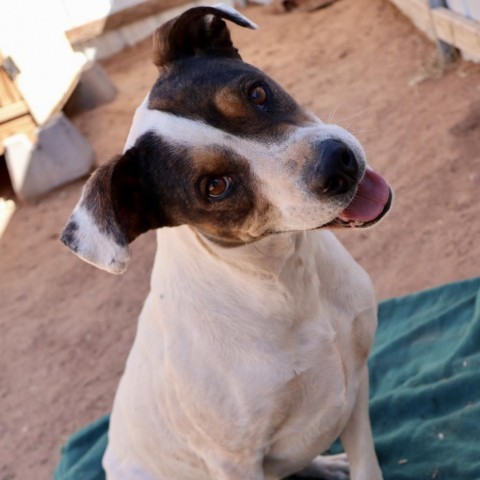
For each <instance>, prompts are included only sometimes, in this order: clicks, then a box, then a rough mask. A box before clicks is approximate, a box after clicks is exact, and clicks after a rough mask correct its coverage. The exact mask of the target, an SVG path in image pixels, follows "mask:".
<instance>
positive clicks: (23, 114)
mask: <svg viewBox="0 0 480 480" xmlns="http://www.w3.org/2000/svg"><path fill="white" fill-rule="evenodd" d="M3 62H4V59H3V58H2V57H0V65H3ZM36 128H37V124H36V123H35V120H34V119H33V117H32V115H31V114H30V111H29V109H28V105H27V104H26V102H25V100H23V98H22V95H21V94H20V92H19V91H18V89H17V87H16V85H15V84H14V82H13V80H12V79H11V78H10V75H9V73H8V72H7V70H6V69H4V68H2V67H0V155H2V154H3V153H4V147H3V141H4V140H5V139H6V138H8V137H10V136H12V135H15V134H17V133H19V132H22V133H25V134H26V135H27V136H28V137H29V139H30V140H31V141H32V142H34V141H35V130H36Z"/></svg>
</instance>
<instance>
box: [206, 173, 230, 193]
mask: <svg viewBox="0 0 480 480" xmlns="http://www.w3.org/2000/svg"><path fill="white" fill-rule="evenodd" d="M231 184H232V178H231V177H227V176H218V177H210V178H209V179H208V180H207V195H208V196H209V197H210V198H220V197H223V196H224V195H225V194H226V193H227V191H228V189H229V188H230V185H231Z"/></svg>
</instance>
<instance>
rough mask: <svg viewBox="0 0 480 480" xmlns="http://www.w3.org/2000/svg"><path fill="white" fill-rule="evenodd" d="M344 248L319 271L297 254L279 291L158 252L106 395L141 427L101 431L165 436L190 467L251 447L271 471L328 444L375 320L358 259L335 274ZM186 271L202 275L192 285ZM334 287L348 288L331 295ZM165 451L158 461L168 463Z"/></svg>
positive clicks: (139, 439) (346, 407)
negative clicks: (114, 384) (114, 389)
mask: <svg viewBox="0 0 480 480" xmlns="http://www.w3.org/2000/svg"><path fill="white" fill-rule="evenodd" d="M335 248H337V247H336V243H333V244H331V245H326V250H327V251H329V252H334V249H335ZM342 252H343V250H340V251H339V252H334V254H333V258H335V261H332V262H326V261H324V262H323V264H322V265H321V267H322V269H323V272H324V275H322V276H319V275H317V274H315V272H316V271H317V270H318V267H319V265H317V264H316V263H317V262H316V258H315V257H316V255H315V254H311V255H310V256H309V257H308V258H306V257H305V256H303V257H302V261H300V262H299V261H298V258H296V259H295V265H294V266H295V268H294V270H295V272H296V273H295V275H296V276H295V278H292V279H291V280H292V281H291V282H290V283H291V287H289V288H288V289H287V290H285V289H283V288H280V287H279V285H278V284H277V283H275V282H274V283H268V282H267V283H266V284H265V283H263V284H262V283H261V282H260V283H257V284H252V282H249V281H248V279H242V278H241V276H235V275H234V277H233V278H232V277H229V276H228V275H229V273H228V271H222V269H221V267H220V266H219V265H217V266H216V267H215V268H212V267H211V266H209V267H208V268H207V267H205V266H204V265H203V271H202V270H201V267H202V265H201V263H202V262H199V261H198V259H197V258H196V256H195V255H194V254H192V255H191V256H189V257H188V256H187V257H185V263H183V264H181V265H178V256H177V257H176V259H175V260H176V261H175V262H174V264H175V267H171V266H170V265H169V263H168V262H169V260H168V257H167V256H162V257H157V260H158V259H159V258H160V260H159V261H158V265H156V267H155V268H157V266H158V267H160V268H161V269H162V270H163V271H165V269H167V270H168V271H169V275H168V276H166V275H163V276H162V278H168V281H158V282H156V281H154V282H153V284H152V291H151V293H150V294H149V297H148V299H147V302H146V304H145V307H144V311H143V313H142V315H141V321H140V325H139V330H138V334H137V339H136V342H135V345H134V347H133V349H132V352H131V355H130V358H129V362H128V365H127V370H126V372H125V375H124V379H123V380H122V385H121V387H120V389H119V393H118V394H117V401H116V403H117V404H118V406H119V407H120V408H121V409H123V411H124V412H129V415H130V416H131V417H132V418H130V421H129V422H128V423H131V424H136V425H139V426H140V425H141V427H140V428H139V430H138V431H137V434H136V438H130V439H128V436H129V435H130V433H127V432H122V433H120V432H119V433H118V435H111V442H112V445H113V444H114V443H115V442H116V441H117V439H116V438H115V439H114V438H113V437H114V436H115V437H117V438H118V439H119V438H120V437H121V436H123V438H122V439H121V440H118V441H119V442H121V443H124V442H133V443H137V444H139V443H143V442H145V441H147V442H148V443H149V444H152V445H155V444H157V445H158V451H165V452H167V450H165V449H164V447H163V446H162V445H165V444H168V445H169V448H171V449H172V451H174V452H175V458H178V459H180V460H179V463H180V464H182V465H185V464H192V465H194V466H195V465H197V466H196V467H194V468H198V469H199V470H201V469H202V468H203V467H202V462H201V461H199V462H198V463H197V460H195V459H200V458H205V456H211V455H215V452H218V451H222V452H243V453H242V455H243V454H244V455H246V456H251V457H255V458H256V457H258V455H259V452H261V455H263V456H264V459H265V460H264V461H265V468H267V469H268V470H270V471H271V472H272V473H273V474H274V475H275V474H276V473H278V474H279V475H280V474H281V472H283V471H284V470H285V471H286V470H288V466H291V465H301V464H302V463H304V462H306V461H307V460H308V459H309V458H312V457H313V456H315V455H316V454H319V453H320V452H321V451H322V450H323V449H326V448H328V446H329V445H330V443H331V442H332V441H333V440H334V439H335V438H336V437H337V436H338V435H339V433H340V431H341V430H342V428H343V426H344V422H345V421H346V419H347V418H348V417H349V413H350V411H351V408H352V405H353V401H354V398H355V396H356V392H357V388H358V378H359V371H360V369H361V368H362V367H363V365H364V363H365V361H366V354H367V353H368V350H369V347H370V343H371V340H372V337H373V332H374V327H375V322H374V308H373V304H372V302H371V300H370V297H369V295H366V292H368V291H369V285H368V282H367V284H364V282H363V283H362V279H363V280H364V277H363V276H362V274H361V271H360V270H358V267H355V268H356V269H357V270H355V271H354V274H353V280H352V278H350V277H351V275H350V274H349V275H347V276H345V275H344V274H343V273H342V270H348V269H349V268H350V265H347V266H348V267H349V268H345V262H346V264H349V262H350V261H351V262H352V263H353V265H355V264H354V262H353V260H348V259H349V258H350V257H347V259H346V260H345V259H344V258H343V257H342V255H339V254H341V253H342ZM320 253H322V252H320ZM337 257H338V258H337ZM170 258H172V259H173V258H174V257H173V256H171V255H170ZM172 261H173V260H172ZM196 262H197V263H196ZM198 262H199V263H198ZM287 267H288V265H287V266H286V267H285V268H287ZM187 268H189V269H190V271H197V272H199V271H201V272H202V283H201V285H200V286H199V285H198V279H197V278H196V277H195V276H194V275H188V274H187V270H186V269H187ZM287 270H288V268H287ZM359 271H360V274H359ZM339 272H340V273H339ZM219 274H221V275H223V277H222V281H218V277H216V276H215V275H219ZM286 275H287V277H288V278H290V277H291V276H292V275H294V274H293V273H292V272H291V271H289V270H288V271H287V272H286ZM178 276H181V279H180V278H178ZM356 277H357V278H356ZM154 278H155V270H154ZM180 280H181V281H180ZM326 280H328V281H326ZM339 285H341V286H342V288H343V289H347V290H350V293H348V294H345V293H343V290H342V293H341V294H340V295H339V294H338V291H339ZM352 292H353V293H352ZM357 299H363V300H362V301H361V302H358V301H357ZM366 307H368V308H366ZM359 333H360V335H358V334H359ZM132 392H135V393H134V394H133V393H132ZM139 402H140V403H139ZM140 404H141V405H140ZM114 410H115V409H114ZM117 410H118V408H117ZM114 413H115V411H114ZM133 417H135V418H133ZM144 419H147V420H144ZM139 432H141V433H139ZM156 450H157V449H156ZM159 455H160V454H159ZM172 458H173V457H172V454H171V452H170V453H168V454H167V453H166V454H165V458H162V459H160V458H159V459H158V460H159V466H161V468H169V469H171V470H175V468H177V467H176V466H175V465H173V464H171V463H172V462H173V460H172ZM174 463H175V462H174ZM178 478H180V477H178ZM182 478H183V477H182ZM185 478H193V477H192V476H191V474H190V476H189V475H186V476H185ZM195 478H203V477H202V476H201V475H200V473H198V472H197V473H195ZM205 478H208V476H207V477H205Z"/></svg>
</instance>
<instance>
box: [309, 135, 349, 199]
mask: <svg viewBox="0 0 480 480" xmlns="http://www.w3.org/2000/svg"><path fill="white" fill-rule="evenodd" d="M311 173H312V174H313V175H312V178H310V179H309V181H308V183H309V184H310V188H311V189H312V190H314V191H315V193H317V194H320V195H340V194H342V193H346V192H348V191H349V190H350V189H351V188H352V187H353V186H354V185H355V184H356V182H357V178H358V163H357V159H356V158H355V155H354V154H353V152H352V151H351V150H350V149H349V148H348V146H347V145H345V143H343V142H341V141H340V140H334V139H331V138H330V139H328V140H323V141H322V142H320V143H317V144H316V145H315V161H314V164H313V172H311Z"/></svg>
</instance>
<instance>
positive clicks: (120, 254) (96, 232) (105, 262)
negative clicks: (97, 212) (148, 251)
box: [69, 199, 130, 275]
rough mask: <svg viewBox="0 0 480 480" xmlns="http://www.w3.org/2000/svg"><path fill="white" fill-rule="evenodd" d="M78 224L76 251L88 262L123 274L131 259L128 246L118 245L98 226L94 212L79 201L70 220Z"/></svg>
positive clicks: (108, 270) (111, 271)
mask: <svg viewBox="0 0 480 480" xmlns="http://www.w3.org/2000/svg"><path fill="white" fill-rule="evenodd" d="M72 221H73V222H75V223H76V224H77V225H78V230H77V231H76V245H77V248H76V249H75V250H74V253H75V254H76V255H78V256H79V257H80V258H81V259H83V260H85V261H86V262H87V263H90V264H92V265H95V266H96V267H98V268H101V269H102V270H106V271H107V272H110V273H115V274H117V275H118V274H121V273H124V272H125V270H126V269H127V264H128V261H129V259H130V249H129V248H128V246H121V245H118V244H117V243H116V242H115V240H114V239H113V238H111V237H110V236H109V235H107V234H105V233H103V232H101V231H100V229H99V228H98V226H97V224H96V223H95V221H94V218H93V217H92V214H91V213H90V212H89V211H88V210H86V209H85V207H84V206H83V205H82V199H80V201H79V202H78V204H77V206H76V207H75V210H74V211H73V213H72V216H71V218H70V220H69V222H72Z"/></svg>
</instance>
